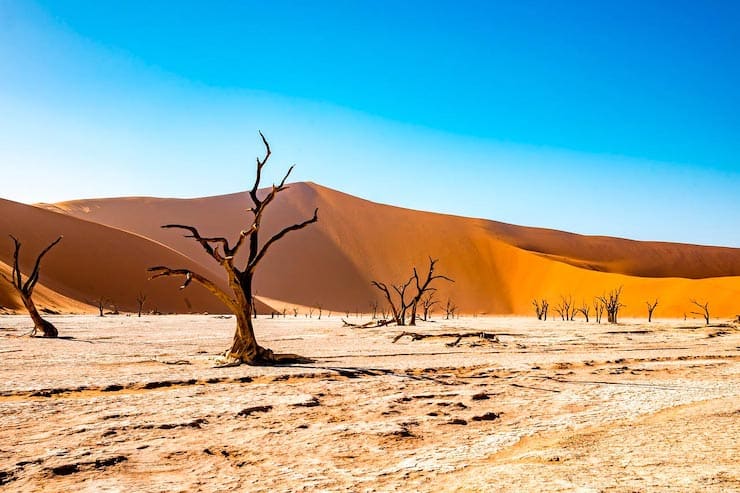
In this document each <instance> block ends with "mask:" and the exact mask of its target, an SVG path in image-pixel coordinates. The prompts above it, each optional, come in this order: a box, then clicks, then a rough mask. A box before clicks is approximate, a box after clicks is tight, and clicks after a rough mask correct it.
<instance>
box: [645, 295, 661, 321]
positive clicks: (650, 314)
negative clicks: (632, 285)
mask: <svg viewBox="0 0 740 493" xmlns="http://www.w3.org/2000/svg"><path fill="white" fill-rule="evenodd" d="M645 304H646V305H647V309H648V323H649V322H652V321H653V312H654V311H655V307H656V306H658V298H655V301H654V302H653V303H650V302H649V301H646V302H645Z"/></svg>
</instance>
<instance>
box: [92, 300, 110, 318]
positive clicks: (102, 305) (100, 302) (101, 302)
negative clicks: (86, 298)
mask: <svg viewBox="0 0 740 493" xmlns="http://www.w3.org/2000/svg"><path fill="white" fill-rule="evenodd" d="M107 301H108V298H106V297H105V296H98V297H97V298H96V299H95V306H97V307H98V316H99V317H104V316H105V303H106V302H107Z"/></svg>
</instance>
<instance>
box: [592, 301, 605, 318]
mask: <svg viewBox="0 0 740 493" xmlns="http://www.w3.org/2000/svg"><path fill="white" fill-rule="evenodd" d="M594 315H595V316H596V323H597V324H600V323H601V317H602V315H604V304H603V303H602V302H601V300H600V299H599V298H595V299H594Z"/></svg>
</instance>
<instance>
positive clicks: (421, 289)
mask: <svg viewBox="0 0 740 493" xmlns="http://www.w3.org/2000/svg"><path fill="white" fill-rule="evenodd" d="M438 261H439V259H437V258H435V259H433V258H432V257H429V268H428V269H427V275H426V277H425V278H424V280H423V281H421V279H420V278H419V274H418V272H416V267H414V275H413V277H414V281H415V282H416V295H414V297H413V298H412V299H411V321H410V322H409V325H416V311H417V308H418V306H419V303H420V302H421V298H422V297H423V296H424V294H426V293H434V292H435V291H437V288H434V287H432V286H430V284H431V283H432V281H434V280H436V279H443V280H445V281H449V282H455V281H453V280H452V279H450V278H449V277H447V276H443V275H442V274H435V273H434V266H435V265H437V262H438ZM424 319H425V320H426V317H425V318H424Z"/></svg>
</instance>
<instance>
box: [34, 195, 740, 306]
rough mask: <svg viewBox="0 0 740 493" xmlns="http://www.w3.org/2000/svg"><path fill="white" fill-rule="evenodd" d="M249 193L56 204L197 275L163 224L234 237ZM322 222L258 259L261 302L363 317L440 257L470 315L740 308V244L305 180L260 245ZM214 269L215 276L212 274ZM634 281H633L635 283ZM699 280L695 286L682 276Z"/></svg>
mask: <svg viewBox="0 0 740 493" xmlns="http://www.w3.org/2000/svg"><path fill="white" fill-rule="evenodd" d="M249 205H250V204H249V202H248V198H247V195H246V194H245V193H236V194H230V195H223V196H216V197H205V198H198V199H155V198H120V199H99V200H81V201H71V202H64V203H59V204H56V205H54V206H46V207H52V208H54V209H56V210H59V211H63V212H66V213H67V214H70V215H73V216H76V217H78V218H84V219H87V220H90V221H95V222H99V223H102V224H106V225H109V226H112V227H115V228H120V229H122V230H126V231H130V232H132V233H136V234H138V235H142V236H146V237H148V238H151V239H153V240H155V241H157V242H161V243H162V244H165V245H167V246H169V247H171V248H172V249H174V250H177V251H179V252H181V253H182V254H184V255H186V256H188V257H190V258H192V259H193V260H194V261H196V262H198V263H199V264H200V267H199V268H200V269H201V270H202V271H210V272H212V273H215V272H217V269H218V266H217V265H215V263H214V262H213V260H212V259H210V258H209V257H208V256H207V255H206V254H205V253H203V252H202V251H201V249H200V246H199V245H197V244H196V243H195V242H193V241H192V240H191V239H187V238H183V236H182V234H181V232H179V231H176V230H165V229H161V228H160V226H161V225H162V224H166V223H183V224H189V225H194V226H197V227H199V228H200V230H201V233H202V234H204V235H218V236H227V237H229V238H230V239H233V238H235V237H236V235H237V234H238V232H239V231H241V230H242V229H245V228H247V227H249V226H250V224H247V222H246V221H247V220H248V215H247V214H245V212H244V211H245V209H246V208H247V207H249ZM315 207H318V208H319V222H318V223H317V224H315V225H311V226H309V227H308V228H306V229H304V230H301V231H298V232H295V233H291V234H290V235H288V236H287V237H286V238H285V239H284V240H283V241H281V242H280V243H278V244H276V245H275V247H274V248H273V250H272V251H271V254H270V255H268V256H266V257H265V260H264V262H263V264H261V265H260V268H259V269H258V273H257V277H256V291H257V294H258V295H261V296H264V297H266V298H271V299H276V300H284V301H286V302H288V303H295V304H300V305H305V306H318V305H321V306H323V307H324V308H327V309H332V310H348V311H356V310H359V311H368V310H369V309H370V304H371V302H372V300H374V299H378V292H377V291H376V290H374V289H373V288H372V287H371V285H370V281H371V280H373V279H378V280H384V281H386V282H395V283H398V282H401V281H404V280H405V279H407V278H408V276H409V275H410V273H411V268H412V266H414V265H416V266H417V267H419V268H420V270H424V269H425V267H426V262H427V256H428V255H431V256H433V257H435V258H439V259H440V260H439V264H438V269H439V272H442V273H444V274H447V275H448V276H450V277H452V278H454V279H455V283H445V282H439V283H438V284H437V286H438V287H439V292H438V298H439V299H440V300H442V301H444V300H446V299H447V297H451V298H452V299H453V300H454V301H455V303H456V304H457V305H459V308H460V310H462V311H464V312H467V313H489V314H493V313H514V314H530V313H531V311H532V310H531V300H532V298H534V297H538V298H539V297H548V298H549V300H550V303H551V305H554V304H555V302H556V301H557V299H558V298H559V297H560V295H566V296H570V295H572V296H573V298H574V299H575V300H576V301H577V302H581V301H586V302H589V303H590V302H591V301H592V300H593V297H594V296H596V295H601V294H603V293H604V292H606V291H608V290H610V289H613V288H616V287H618V286H624V297H623V299H624V303H625V304H626V305H627V306H626V307H625V308H624V310H623V313H624V314H625V315H628V316H629V315H633V316H643V315H644V313H645V311H646V310H645V301H647V300H653V299H655V298H659V299H660V303H659V308H658V310H656V316H673V317H682V316H683V315H684V313H689V312H691V311H692V310H693V308H692V307H691V305H690V303H689V299H690V298H696V299H698V300H702V301H709V302H710V306H711V308H712V312H713V313H714V314H715V315H717V316H734V315H735V314H736V313H737V312H740V306H738V299H740V277H738V276H739V275H740V249H733V248H720V247H703V246H694V245H682V244H670V243H654V242H635V241H630V240H622V239H615V238H606V237H587V236H580V235H574V234H570V233H563V232H559V231H552V230H543V229H538V228H526V227H518V226H512V225H507V224H503V223H497V222H493V221H486V220H481V219H468V218H462V217H455V216H448V215H441V214H434V213H428V212H420V211H412V210H408V209H402V208H397V207H391V206H387V205H381V204H376V203H372V202H368V201H365V200H362V199H358V198H356V197H352V196H349V195H346V194H343V193H341V192H337V191H334V190H331V189H328V188H325V187H321V186H319V185H315V184H312V183H296V184H292V185H291V187H290V188H289V189H288V190H287V191H286V192H285V193H283V194H281V195H280V196H279V198H278V199H277V200H276V201H275V202H274V203H273V204H272V205H271V208H270V209H269V210H268V213H267V215H266V218H265V222H264V231H263V236H262V241H264V240H265V239H266V238H267V237H268V235H270V234H272V233H274V232H275V231H277V228H278V227H279V226H283V225H286V224H290V223H292V222H296V221H299V220H302V219H305V218H307V217H310V216H311V214H312V212H313V209H314V208H315ZM214 269H215V270H214ZM636 274H639V276H637V275H636ZM688 278H695V279H688Z"/></svg>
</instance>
